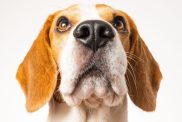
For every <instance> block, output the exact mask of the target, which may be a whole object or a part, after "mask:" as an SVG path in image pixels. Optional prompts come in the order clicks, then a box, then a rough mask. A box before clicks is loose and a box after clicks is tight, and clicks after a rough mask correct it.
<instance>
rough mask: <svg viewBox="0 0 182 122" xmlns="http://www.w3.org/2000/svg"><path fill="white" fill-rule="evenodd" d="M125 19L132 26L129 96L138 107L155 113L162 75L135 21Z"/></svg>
mask: <svg viewBox="0 0 182 122" xmlns="http://www.w3.org/2000/svg"><path fill="white" fill-rule="evenodd" d="M125 17H126V19H127V20H128V23H129V25H130V34H129V41H128V42H129V45H127V47H129V48H128V50H126V52H128V56H129V57H130V58H128V69H127V73H126V79H127V85H128V89H129V96H130V98H131V100H132V101H133V102H134V104H135V105H137V106H138V107H140V108H142V109H143V110H145V111H153V110H155V107H156V97H157V91H158V89H159V85H160V81H161V79H162V74H161V72H160V69H159V66H158V64H157V62H156V61H155V59H154V58H153V56H152V54H151V53H150V51H149V49H148V48H147V46H146V45H145V43H144V41H143V40H142V38H141V37H140V35H139V33H138V31H137V28H136V26H135V24H134V22H133V20H132V19H131V18H130V17H129V16H128V15H126V14H125ZM131 58H132V59H131ZM132 75H133V76H132Z"/></svg>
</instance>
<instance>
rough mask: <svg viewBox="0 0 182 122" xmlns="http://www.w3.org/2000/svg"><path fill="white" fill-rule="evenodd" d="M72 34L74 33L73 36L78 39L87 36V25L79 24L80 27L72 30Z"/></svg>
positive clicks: (88, 33)
mask: <svg viewBox="0 0 182 122" xmlns="http://www.w3.org/2000/svg"><path fill="white" fill-rule="evenodd" d="M73 35H74V37H76V38H80V39H84V38H87V37H89V35H90V32H89V27H87V26H81V27H79V28H77V29H76V31H74V33H73Z"/></svg>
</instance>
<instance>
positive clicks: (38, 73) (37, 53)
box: [16, 15, 57, 112]
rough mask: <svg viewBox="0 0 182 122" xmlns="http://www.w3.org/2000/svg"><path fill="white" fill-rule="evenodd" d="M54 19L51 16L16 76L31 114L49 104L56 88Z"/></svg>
mask: <svg viewBox="0 0 182 122" xmlns="http://www.w3.org/2000/svg"><path fill="white" fill-rule="evenodd" d="M53 18H54V15H50V16H49V17H48V19H47V20H46V22H45V24H44V26H43V28H42V30H41V31H40V33H39V35H38V37H37V39H36V40H35V41H34V43H33V45H32V47H31V48H30V50H29V52H28V53H27V55H26V57H25V58H24V60H23V62H22V63H21V64H20V66H19V68H18V71H17V74H16V78H17V80H18V81H19V83H20V85H21V87H22V89H23V91H24V93H25V96H26V108H27V110H28V111H29V112H33V111H36V110H37V109H39V108H40V107H42V106H43V105H44V104H45V103H46V102H48V101H49V100H50V98H51V97H52V95H53V92H54V90H55V87H56V81H57V66H56V63H55V61H54V59H53V56H52V52H51V48H50V40H49V29H50V26H51V24H52V21H53Z"/></svg>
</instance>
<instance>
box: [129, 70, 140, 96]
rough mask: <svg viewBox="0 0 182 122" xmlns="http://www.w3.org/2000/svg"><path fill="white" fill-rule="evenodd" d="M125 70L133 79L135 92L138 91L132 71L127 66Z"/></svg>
mask: <svg viewBox="0 0 182 122" xmlns="http://www.w3.org/2000/svg"><path fill="white" fill-rule="evenodd" d="M127 71H128V72H129V73H130V75H131V77H132V79H133V81H134V86H135V89H136V92H138V89H137V85H136V82H135V80H136V77H135V76H134V75H133V74H132V72H131V70H130V69H129V68H128V70H127Z"/></svg>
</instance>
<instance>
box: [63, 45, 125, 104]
mask: <svg viewBox="0 0 182 122" xmlns="http://www.w3.org/2000/svg"><path fill="white" fill-rule="evenodd" d="M109 44H110V43H108V46H106V47H105V48H101V49H100V50H98V51H97V52H95V53H92V52H91V51H89V50H88V49H86V48H83V47H82V45H80V46H81V47H80V48H79V49H77V51H78V52H77V53H76V54H77V55H75V58H74V60H70V61H72V62H70V64H73V65H71V66H73V67H71V66H69V65H66V63H67V62H68V61H69V60H65V62H66V63H65V64H62V65H61V66H62V70H63V69H64V71H63V72H62V73H63V74H61V75H62V79H61V84H60V90H61V93H62V97H63V99H64V101H65V102H66V103H67V104H68V105H70V106H75V105H80V104H81V103H88V105H91V104H92V103H93V102H96V103H99V104H100V103H101V102H102V103H104V104H105V105H108V106H115V105H117V104H118V103H119V102H121V99H120V98H121V97H122V96H123V95H125V94H126V92H127V87H126V83H125V77H124V74H125V70H126V65H125V64H124V62H123V61H125V60H124V58H125V57H121V56H120V54H122V52H120V51H118V50H119V49H118V50H116V48H114V47H111V46H112V45H111V44H110V45H109ZM75 50H76V49H75ZM64 66H65V67H64ZM68 69H69V70H68ZM93 96H94V97H93ZM97 101H99V102H97Z"/></svg>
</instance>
